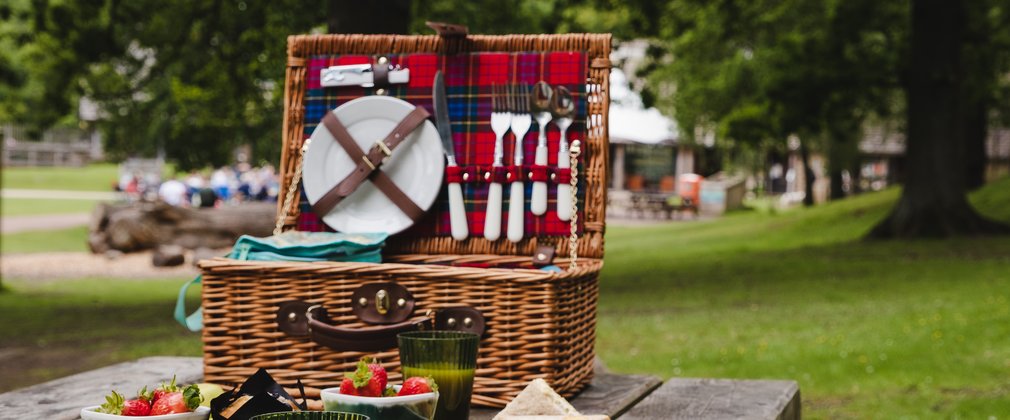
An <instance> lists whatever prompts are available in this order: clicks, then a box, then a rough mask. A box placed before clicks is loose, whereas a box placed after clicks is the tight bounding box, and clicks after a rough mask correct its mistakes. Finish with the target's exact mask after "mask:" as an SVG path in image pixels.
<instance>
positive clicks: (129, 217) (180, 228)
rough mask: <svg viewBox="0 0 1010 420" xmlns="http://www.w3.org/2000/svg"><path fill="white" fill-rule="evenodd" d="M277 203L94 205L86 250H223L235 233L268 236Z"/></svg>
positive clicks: (238, 234) (229, 243) (235, 236)
mask: <svg viewBox="0 0 1010 420" xmlns="http://www.w3.org/2000/svg"><path fill="white" fill-rule="evenodd" d="M276 210H277V205H276V204H274V203H244V204H240V205H235V206H227V207H222V208H216V209H215V208H207V209H190V208H181V207H174V206H171V205H168V204H165V203H161V202H157V203H132V204H100V205H98V206H97V207H96V208H95V211H94V212H93V213H92V220H91V224H90V226H89V227H90V233H89V235H88V246H89V248H90V249H91V251H92V252H94V253H96V254H98V253H104V252H107V251H109V250H118V251H122V252H134V251H142V250H146V249H153V248H156V247H158V246H161V245H178V246H181V247H183V248H186V249H196V248H211V249H217V248H226V247H229V246H231V245H232V244H234V243H235V240H236V239H238V237H239V236H241V235H253V236H269V235H270V234H271V232H272V231H273V227H274V217H275V212H276Z"/></svg>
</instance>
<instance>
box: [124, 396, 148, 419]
mask: <svg viewBox="0 0 1010 420" xmlns="http://www.w3.org/2000/svg"><path fill="white" fill-rule="evenodd" d="M120 414H122V415H124V416H148V415H150V414H151V403H149V402H147V400H142V399H140V398H137V399H133V400H129V401H126V402H124V403H123V411H122V412H121V413H120Z"/></svg>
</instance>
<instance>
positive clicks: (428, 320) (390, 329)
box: [277, 301, 486, 351]
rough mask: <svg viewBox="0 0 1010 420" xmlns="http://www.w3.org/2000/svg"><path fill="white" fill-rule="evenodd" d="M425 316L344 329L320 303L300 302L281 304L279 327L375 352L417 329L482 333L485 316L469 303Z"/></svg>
mask: <svg viewBox="0 0 1010 420" xmlns="http://www.w3.org/2000/svg"><path fill="white" fill-rule="evenodd" d="M429 312H430V315H429V314H426V315H424V316H418V317H414V318H412V319H409V320H407V321H403V322H398V323H395V324H388V325H370V326H365V327H358V328H347V327H339V326H336V325H333V321H332V320H331V319H330V318H329V316H328V315H327V313H326V309H325V308H323V307H322V306H321V305H312V304H309V303H307V302H302V301H290V302H284V303H281V304H280V307H279V309H278V311H277V325H278V328H279V329H280V330H281V331H283V332H285V333H287V334H288V335H291V336H295V337H305V336H308V337H309V338H310V339H311V340H312V341H314V342H316V343H318V344H320V345H323V346H326V347H329V348H331V349H334V350H337V351H377V350H387V349H392V348H396V347H397V343H396V335H397V334H400V333H403V332H409V331H418V330H430V329H436V330H458V331H467V332H473V333H476V334H479V335H483V334H484V329H485V326H486V325H485V322H484V317H483V316H482V315H481V313H480V312H479V311H477V310H476V309H474V308H471V307H469V306H459V307H453V308H443V309H439V310H437V311H429Z"/></svg>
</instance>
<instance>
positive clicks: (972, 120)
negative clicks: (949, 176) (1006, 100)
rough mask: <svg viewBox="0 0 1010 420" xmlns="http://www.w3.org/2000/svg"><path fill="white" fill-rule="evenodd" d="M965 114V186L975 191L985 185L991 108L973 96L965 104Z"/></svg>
mask: <svg viewBox="0 0 1010 420" xmlns="http://www.w3.org/2000/svg"><path fill="white" fill-rule="evenodd" d="M965 105H966V106H965V110H964V113H963V116H964V148H965V150H964V153H965V155H964V165H965V180H964V182H965V187H966V188H967V189H968V191H974V190H977V189H978V188H980V187H981V186H983V185H985V165H986V155H985V140H986V136H987V135H988V124H989V118H988V114H989V110H988V107H986V104H985V101H984V100H981V98H977V97H973V98H971V100H970V102H969V103H967V104H965Z"/></svg>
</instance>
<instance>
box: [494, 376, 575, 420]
mask: <svg viewBox="0 0 1010 420" xmlns="http://www.w3.org/2000/svg"><path fill="white" fill-rule="evenodd" d="M579 415H580V414H579V412H578V411H577V410H575V407H572V405H571V404H569V403H568V401H567V400H565V398H564V397H562V396H560V395H558V393H557V392H554V390H553V389H551V386H550V385H547V382H546V381H544V380H543V379H534V380H533V381H532V382H530V384H529V385H526V389H523V391H522V392H520V393H519V395H516V397H515V399H513V400H512V402H510V403H508V405H506V406H505V409H504V410H502V411H501V412H500V413H498V415H497V416H495V417H494V420H504V419H506V418H508V417H510V416H562V418H564V416H579Z"/></svg>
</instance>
